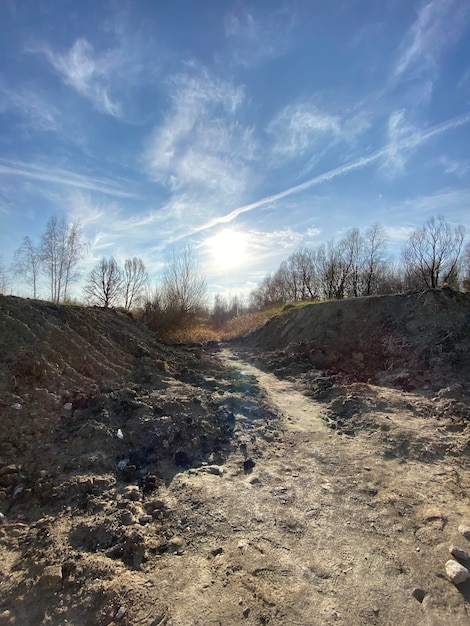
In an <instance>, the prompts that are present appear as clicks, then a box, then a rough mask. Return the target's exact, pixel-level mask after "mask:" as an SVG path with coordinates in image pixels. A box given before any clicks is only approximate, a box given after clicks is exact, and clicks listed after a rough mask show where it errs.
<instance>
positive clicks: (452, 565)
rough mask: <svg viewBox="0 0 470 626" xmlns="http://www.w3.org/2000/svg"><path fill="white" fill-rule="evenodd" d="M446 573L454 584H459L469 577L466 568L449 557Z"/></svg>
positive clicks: (469, 573)
mask: <svg viewBox="0 0 470 626" xmlns="http://www.w3.org/2000/svg"><path fill="white" fill-rule="evenodd" d="M446 575H447V578H448V579H449V580H450V581H451V582H452V583H454V585H460V583H463V582H465V581H466V580H467V579H468V578H470V572H469V571H468V569H467V568H466V567H464V566H463V565H460V563H457V561H454V560H453V559H450V560H449V561H447V563H446Z"/></svg>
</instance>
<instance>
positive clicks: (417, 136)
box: [193, 113, 470, 233]
mask: <svg viewBox="0 0 470 626" xmlns="http://www.w3.org/2000/svg"><path fill="white" fill-rule="evenodd" d="M468 122H470V113H466V114H464V115H459V116H457V117H454V118H452V119H450V120H447V121H446V122H441V123H440V124H436V126H432V127H431V128H429V129H428V130H425V131H421V132H417V133H414V134H413V135H410V136H409V137H407V138H406V139H402V140H400V141H397V142H396V143H393V144H392V145H389V146H387V147H385V148H381V149H380V150H377V151H376V152H373V153H372V154H371V155H370V156H366V157H361V158H360V159H358V160H357V161H351V162H350V163H346V164H345V165H340V166H339V167H336V168H335V169H332V170H329V171H328V172H324V173H323V174H319V175H318V176H315V177H314V178H310V179H309V180H306V181H305V182H304V183H300V185H295V186H294V187H289V189H285V190H284V191H280V192H279V193H275V194H273V195H271V196H266V197H265V198H261V200H257V201H256V202H252V203H251V204H245V205H244V206H241V207H239V208H238V209H234V210H233V211H231V212H230V213H227V215H222V216H220V217H214V218H213V219H211V220H209V221H208V222H206V223H205V224H203V225H202V226H199V227H197V228H194V229H193V233H198V232H201V231H203V230H208V229H209V228H213V227H214V226H217V225H218V224H226V223H228V222H231V221H232V220H234V219H236V218H237V217H238V216H239V215H242V213H248V212H249V211H253V210H254V209H258V208H259V207H262V206H264V205H266V204H269V203H270V202H276V201H277V200H282V199H283V198H287V197H288V196H292V195H294V194H296V193H299V192H301V191H305V190H306V189H309V188H310V187H314V186H316V185H321V183H324V182H326V181H328V180H332V179H333V178H337V177H338V176H342V175H343V174H347V173H348V172H352V171H353V170H359V169H362V168H363V167H366V166H367V165H369V164H370V163H373V162H374V161H378V160H379V159H380V158H382V157H383V156H385V155H387V154H389V153H391V152H394V151H396V150H397V149H411V148H415V147H416V146H419V145H421V144H422V143H424V142H425V141H428V139H431V138H432V137H435V136H436V135H441V134H442V133H445V132H446V131H448V130H452V129H454V128H458V127H459V126H463V125H464V124H468Z"/></svg>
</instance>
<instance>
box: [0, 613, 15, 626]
mask: <svg viewBox="0 0 470 626" xmlns="http://www.w3.org/2000/svg"><path fill="white" fill-rule="evenodd" d="M14 623H15V618H14V617H13V615H12V614H11V611H8V610H5V611H2V612H1V613H0V626H12V625H13V624H14Z"/></svg>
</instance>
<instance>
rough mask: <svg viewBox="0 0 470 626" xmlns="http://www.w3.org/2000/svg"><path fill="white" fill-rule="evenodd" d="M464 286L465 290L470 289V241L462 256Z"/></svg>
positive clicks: (462, 281)
mask: <svg viewBox="0 0 470 626" xmlns="http://www.w3.org/2000/svg"><path fill="white" fill-rule="evenodd" d="M461 270H462V280H461V283H462V288H463V290H464V291H470V241H469V242H468V243H467V245H466V246H465V249H464V252H463V256H462V268H461Z"/></svg>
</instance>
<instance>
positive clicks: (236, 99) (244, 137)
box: [144, 66, 256, 215]
mask: <svg viewBox="0 0 470 626" xmlns="http://www.w3.org/2000/svg"><path fill="white" fill-rule="evenodd" d="M190 69H191V70H192V71H191V72H188V73H186V74H181V75H178V76H176V77H174V78H173V79H172V80H171V81H170V85H169V87H170V94H171V105H170V108H169V111H168V112H167V114H166V115H165V117H164V120H163V123H162V124H161V125H159V126H158V127H157V128H156V129H155V130H154V132H153V135H152V137H151V139H150V140H149V142H148V147H147V149H146V152H145V155H144V158H145V161H146V167H147V170H148V172H149V173H150V175H151V176H152V177H153V178H154V179H156V180H157V181H159V182H160V183H161V184H163V185H164V186H165V187H166V188H167V189H168V190H169V191H170V193H172V194H173V199H174V200H176V203H177V204H178V202H177V200H178V197H180V196H181V195H184V194H186V195H187V194H189V195H190V196H191V203H192V207H191V213H192V214H193V215H194V212H195V211H197V207H198V206H201V207H204V205H205V208H204V209H203V210H204V211H211V210H212V211H214V212H216V211H217V210H219V209H220V201H221V199H222V198H223V199H224V200H223V201H224V202H230V201H232V202H233V201H235V202H237V201H239V198H240V194H241V193H242V192H243V191H244V190H245V186H246V184H247V180H248V179H249V177H250V168H249V163H250V161H251V160H252V159H253V156H254V153H255V145H256V144H255V141H254V138H253V134H252V130H251V129H250V128H247V127H246V126H244V125H243V124H241V123H240V122H239V121H238V119H237V112H238V110H239V107H240V106H241V104H242V102H243V100H244V90H243V88H242V87H240V86H236V85H234V84H233V83H231V82H229V81H224V80H221V79H219V78H217V77H216V76H213V75H211V74H210V73H209V71H208V70H207V69H205V68H199V67H196V66H194V67H192V68H190Z"/></svg>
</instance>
